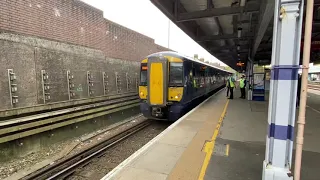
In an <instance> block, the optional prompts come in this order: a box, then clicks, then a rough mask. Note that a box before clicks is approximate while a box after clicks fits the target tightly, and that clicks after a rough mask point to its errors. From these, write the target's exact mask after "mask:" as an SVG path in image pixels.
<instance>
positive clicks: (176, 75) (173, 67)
mask: <svg viewBox="0 0 320 180" xmlns="http://www.w3.org/2000/svg"><path fill="white" fill-rule="evenodd" d="M169 86H183V64H182V63H173V62H172V63H170V68H169Z"/></svg>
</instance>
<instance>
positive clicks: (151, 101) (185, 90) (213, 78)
mask: <svg viewBox="0 0 320 180" xmlns="http://www.w3.org/2000/svg"><path fill="white" fill-rule="evenodd" d="M229 74H230V72H228V71H226V70H223V69H219V68H216V67H214V66H212V65H209V64H207V63H204V62H201V61H197V60H193V59H192V58H189V57H186V56H183V55H180V54H178V53H175V52H159V53H155V54H152V55H150V56H148V57H147V58H146V59H144V60H142V61H141V69H140V84H139V96H140V99H141V100H142V102H141V105H140V109H141V112H142V113H143V115H144V116H145V117H147V118H151V119H158V120H171V121H175V120H177V119H179V118H180V117H181V116H182V115H183V114H185V113H186V112H188V111H189V110H190V109H192V108H193V107H194V106H195V105H196V104H198V103H199V102H201V101H202V100H203V99H204V98H206V97H208V96H209V95H211V94H213V93H214V92H215V91H217V90H218V89H221V88H222V87H224V86H225V84H226V80H227V77H228V75H229Z"/></svg>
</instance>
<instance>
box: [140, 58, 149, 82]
mask: <svg viewBox="0 0 320 180" xmlns="http://www.w3.org/2000/svg"><path fill="white" fill-rule="evenodd" d="M147 70H148V65H147V63H145V64H141V71H140V85H141V86H146V85H147V81H148V72H147Z"/></svg>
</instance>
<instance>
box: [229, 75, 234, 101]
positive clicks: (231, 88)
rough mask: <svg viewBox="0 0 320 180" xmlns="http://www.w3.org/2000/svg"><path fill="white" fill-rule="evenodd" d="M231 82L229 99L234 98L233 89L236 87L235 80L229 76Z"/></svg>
mask: <svg viewBox="0 0 320 180" xmlns="http://www.w3.org/2000/svg"><path fill="white" fill-rule="evenodd" d="M228 82H229V90H230V97H229V98H228V99H233V89H234V88H235V87H236V85H235V80H234V78H233V77H232V76H230V77H229V78H228Z"/></svg>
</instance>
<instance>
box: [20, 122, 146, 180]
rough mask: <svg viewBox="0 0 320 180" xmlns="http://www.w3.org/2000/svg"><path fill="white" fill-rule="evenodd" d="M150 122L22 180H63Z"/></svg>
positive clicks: (131, 128)
mask: <svg viewBox="0 0 320 180" xmlns="http://www.w3.org/2000/svg"><path fill="white" fill-rule="evenodd" d="M151 122H152V121H151V120H145V121H143V122H141V123H139V124H137V125H135V126H133V127H130V128H129V129H126V130H124V131H122V132H120V133H118V134H116V135H114V136H112V137H111V138H109V139H107V140H105V141H103V142H100V143H98V144H96V145H93V146H91V147H89V148H87V149H86V150H84V151H82V152H80V153H78V154H75V155H72V156H70V157H67V158H65V159H62V160H60V161H58V162H55V163H54V164H52V165H49V166H47V167H44V168H43V169H41V170H39V171H36V172H35V173H33V174H30V175H28V176H26V177H24V178H22V179H23V180H31V179H32V180H43V179H48V180H50V179H64V178H66V177H68V176H70V175H71V174H72V173H73V172H75V170H76V169H77V168H80V167H83V166H85V165H86V164H88V163H90V161H91V160H92V159H93V158H95V157H97V156H99V155H101V154H103V152H104V151H105V150H107V149H108V148H110V147H112V146H114V145H116V144H117V143H119V142H121V141H122V140H124V139H126V138H128V137H129V136H131V135H133V134H135V133H137V132H139V131H140V130H142V129H144V128H145V127H147V126H149V125H150V124H151Z"/></svg>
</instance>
